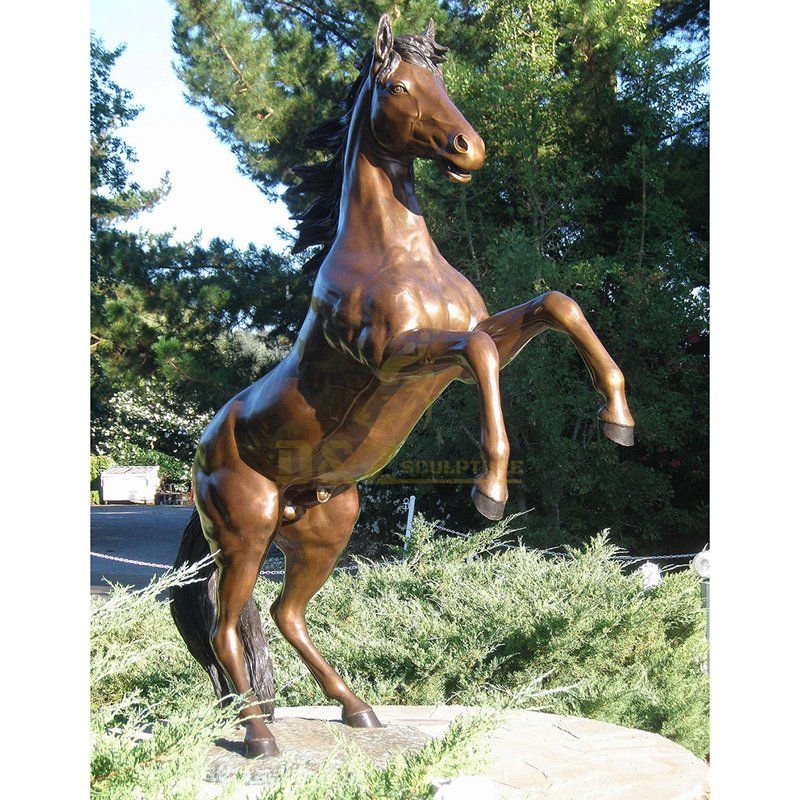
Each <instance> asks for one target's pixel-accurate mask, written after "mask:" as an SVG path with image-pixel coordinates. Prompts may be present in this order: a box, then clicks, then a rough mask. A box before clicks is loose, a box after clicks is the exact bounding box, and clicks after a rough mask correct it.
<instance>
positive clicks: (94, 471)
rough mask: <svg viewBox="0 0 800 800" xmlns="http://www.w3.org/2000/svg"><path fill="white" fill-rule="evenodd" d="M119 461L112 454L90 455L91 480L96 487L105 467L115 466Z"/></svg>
mask: <svg viewBox="0 0 800 800" xmlns="http://www.w3.org/2000/svg"><path fill="white" fill-rule="evenodd" d="M116 465H117V462H116V461H114V459H113V458H112V457H111V456H98V455H95V454H94V453H92V454H91V455H90V456H89V481H90V482H91V484H92V486H93V487H94V488H97V482H98V481H99V480H100V473H101V472H102V471H103V470H104V469H110V468H111V467H115V466H116Z"/></svg>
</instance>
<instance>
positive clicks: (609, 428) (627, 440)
mask: <svg viewBox="0 0 800 800" xmlns="http://www.w3.org/2000/svg"><path fill="white" fill-rule="evenodd" d="M600 430H601V431H603V433H604V434H605V435H606V436H607V437H608V438H609V439H611V441H612V442H616V443H617V444H621V445H622V446H623V447H630V446H631V445H632V444H633V425H617V423H616V422H603V420H600Z"/></svg>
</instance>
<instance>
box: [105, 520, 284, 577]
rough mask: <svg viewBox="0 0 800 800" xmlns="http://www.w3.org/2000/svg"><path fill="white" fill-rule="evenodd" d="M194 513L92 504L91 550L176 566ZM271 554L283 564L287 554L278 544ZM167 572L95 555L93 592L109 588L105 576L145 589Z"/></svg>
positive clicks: (272, 557)
mask: <svg viewBox="0 0 800 800" xmlns="http://www.w3.org/2000/svg"><path fill="white" fill-rule="evenodd" d="M191 514H192V506H138V505H130V506H127V505H118V506H113V505H112V506H92V509H91V522H92V538H91V541H92V546H91V550H92V552H93V553H102V554H103V555H110V556H117V558H128V559H133V560H134V561H147V562H149V563H153V564H169V565H172V564H173V563H175V558H176V557H177V555H178V548H179V546H180V542H181V536H183V529H184V528H185V527H186V523H187V522H188V521H189V517H190V516H191ZM267 555H268V557H269V558H270V559H275V558H277V559H279V560H280V561H281V563H282V560H283V556H282V555H281V552H280V550H278V549H277V548H276V547H274V546H273V547H271V548H270V551H269V553H268V554H267ZM163 571H164V570H162V569H157V568H155V567H140V566H136V565H133V564H123V563H121V562H119V561H108V560H107V559H104V558H95V557H94V556H92V561H91V587H92V592H105V591H108V584H107V583H106V582H105V580H104V579H107V580H109V581H111V582H112V583H122V584H124V585H125V586H133V587H135V588H137V589H141V588H142V587H143V586H146V585H147V584H148V583H149V582H150V579H151V578H152V577H153V575H160V574H161V573H162V572H163Z"/></svg>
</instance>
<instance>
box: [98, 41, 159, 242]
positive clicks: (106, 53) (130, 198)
mask: <svg viewBox="0 0 800 800" xmlns="http://www.w3.org/2000/svg"><path fill="white" fill-rule="evenodd" d="M90 47H91V73H90V77H89V98H90V130H91V151H90V170H89V173H90V180H91V221H92V230H93V231H96V230H98V229H100V228H103V227H106V226H108V225H109V224H112V223H113V222H114V221H115V220H118V219H130V218H131V217H135V216H136V215H137V214H138V213H139V212H141V211H146V210H147V209H149V208H152V207H153V206H154V205H155V204H156V203H157V202H158V201H159V200H160V199H161V198H162V197H163V196H164V195H165V194H166V193H167V192H168V191H169V176H168V175H165V176H164V177H163V178H162V179H161V185H160V186H159V187H158V188H156V189H142V188H141V187H140V186H139V184H138V183H135V182H132V181H131V180H130V164H131V163H133V162H135V161H136V153H135V152H134V150H133V148H132V147H131V146H130V145H128V144H127V143H126V142H125V140H124V139H123V138H122V137H120V136H119V135H118V133H117V131H118V130H119V129H120V128H121V127H123V126H124V125H127V124H128V123H129V122H132V121H133V120H134V119H136V117H137V116H138V115H139V112H140V111H141V108H139V107H138V106H134V105H132V104H131V102H132V100H133V96H132V95H131V93H130V92H129V91H128V90H127V89H123V88H122V87H121V86H119V85H118V84H116V83H115V82H114V81H113V80H112V79H111V70H112V69H113V67H114V64H115V63H116V61H117V59H118V58H119V57H120V56H121V55H122V53H123V52H124V51H125V47H124V46H120V47H117V48H116V49H115V50H106V48H105V46H104V45H103V41H102V39H100V38H99V37H97V36H95V35H94V33H92V36H91V44H90Z"/></svg>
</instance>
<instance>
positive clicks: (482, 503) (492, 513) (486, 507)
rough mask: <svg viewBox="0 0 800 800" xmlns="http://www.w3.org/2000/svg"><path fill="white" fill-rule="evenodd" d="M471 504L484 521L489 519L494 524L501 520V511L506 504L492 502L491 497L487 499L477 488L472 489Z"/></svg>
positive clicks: (496, 501)
mask: <svg viewBox="0 0 800 800" xmlns="http://www.w3.org/2000/svg"><path fill="white" fill-rule="evenodd" d="M472 502H473V504H474V506H475V508H477V509H478V511H480V513H481V514H483V516H484V517H486V519H491V520H494V521H495V522H497V520H500V519H503V511H504V510H505V507H506V504H505V503H501V502H499V501H498V500H492V498H491V497H487V496H486V495H485V494H484V493H483V492H482V491H481V490H480V489H478V487H477V486H473V487H472Z"/></svg>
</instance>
